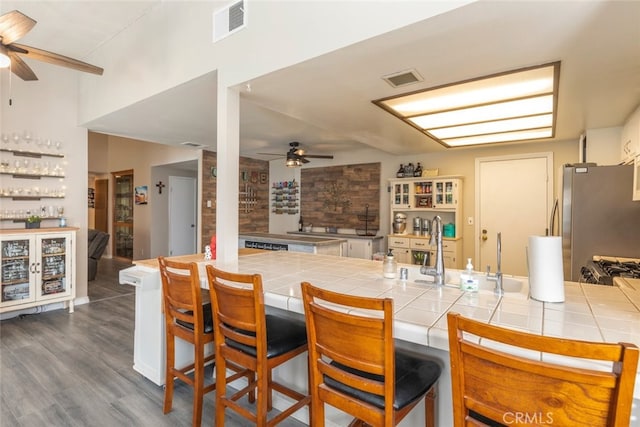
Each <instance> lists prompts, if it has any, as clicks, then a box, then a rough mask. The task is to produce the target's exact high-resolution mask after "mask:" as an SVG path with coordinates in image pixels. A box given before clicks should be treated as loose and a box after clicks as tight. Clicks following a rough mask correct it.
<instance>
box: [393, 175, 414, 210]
mask: <svg viewBox="0 0 640 427" xmlns="http://www.w3.org/2000/svg"><path fill="white" fill-rule="evenodd" d="M412 185H413V183H412V182H409V181H408V180H405V179H400V180H392V181H391V208H392V209H409V208H410V207H411V203H412V201H411V195H410V192H409V189H410V188H411V186H412Z"/></svg>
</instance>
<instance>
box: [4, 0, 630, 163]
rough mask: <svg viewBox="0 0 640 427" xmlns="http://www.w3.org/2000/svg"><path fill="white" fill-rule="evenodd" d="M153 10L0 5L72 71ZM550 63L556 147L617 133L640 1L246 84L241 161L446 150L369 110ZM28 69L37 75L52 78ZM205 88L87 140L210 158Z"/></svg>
mask: <svg viewBox="0 0 640 427" xmlns="http://www.w3.org/2000/svg"><path fill="white" fill-rule="evenodd" d="M162 1H163V0H146V1H136V2H128V1H101V0H92V1H87V0H85V1H71V2H64V1H47V2H40V1H38V2H35V1H34V2H25V1H2V3H1V4H0V12H3V13H4V12H7V11H9V10H13V9H18V10H20V11H21V12H23V13H25V14H27V15H28V16H30V17H32V18H34V19H35V20H37V21H38V24H37V25H36V26H35V27H34V28H33V29H32V30H31V32H30V33H29V34H27V35H26V36H25V37H23V38H22V39H21V40H20V41H19V42H20V43H24V44H27V45H33V46H36V47H39V48H42V49H46V50H50V51H53V52H57V53H61V54H64V55H67V56H71V57H74V58H78V59H81V60H82V59H83V58H84V57H85V56H87V55H88V54H89V53H90V52H92V51H94V50H95V49H97V48H99V47H100V45H101V44H103V43H105V42H106V41H108V40H109V39H110V38H111V37H112V36H113V35H115V34H117V33H118V32H120V31H122V30H123V29H125V28H126V27H128V26H130V25H135V21H136V20H137V19H138V18H139V17H140V16H141V15H143V14H145V13H147V12H148V11H149V10H150V8H153V7H156V6H157V5H158V4H159V3H161V2H162ZM344 1H350V0H344ZM425 1H426V0H425ZM558 60H559V61H561V62H562V65H561V71H560V75H561V76H560V88H559V103H558V118H557V127H556V136H555V139H556V140H569V139H573V140H577V139H578V138H579V136H580V134H581V133H583V132H584V131H585V130H586V129H596V128H603V127H612V126H620V125H622V123H623V122H624V120H625V119H626V117H627V116H628V115H629V114H630V113H631V112H632V111H633V109H634V108H635V107H636V106H638V104H640V1H581V2H578V1H563V2H559V1H531V2H527V1H512V2H504V1H480V2H477V3H473V4H470V5H468V6H465V7H462V8H459V9H456V10H454V11H452V12H448V13H445V14H443V15H440V16H436V17H433V18H431V19H428V20H426V21H423V22H419V23H417V24H414V25H411V26H408V27H405V28H403V29H400V30H397V31H394V32H391V33H387V34H383V35H380V36H378V37H375V38H373V39H369V40H366V41H364V42H361V43H358V44H356V45H352V46H348V47H346V48H343V49H340V50H338V51H335V52H332V53H330V54H327V55H323V56H321V57H317V58H315V59H313V60H310V61H307V62H304V63H301V64H298V65H295V66H292V67H289V68H286V69H283V70H280V71H277V72H275V73H272V74H269V75H265V76H262V77H260V78H258V79H255V80H253V81H251V82H247V83H250V86H251V91H247V90H246V87H243V88H242V89H243V90H242V95H241V118H240V127H241V135H240V151H241V154H243V155H247V156H251V157H256V158H263V159H266V160H270V159H272V158H273V157H271V156H261V155H256V153H261V152H268V153H284V152H285V151H286V149H287V148H288V146H287V144H288V143H289V142H290V141H294V140H295V141H300V142H302V144H303V146H304V147H305V148H307V149H308V152H309V153H312V154H316V153H317V154H329V153H333V152H336V151H340V150H351V149H353V148H358V147H363V146H370V147H374V148H377V149H380V150H382V151H385V152H388V153H391V154H417V153H426V152H432V151H439V150H445V148H444V147H442V146H441V145H439V144H437V143H436V142H434V141H431V140H430V139H428V138H427V137H425V136H424V135H423V134H421V133H419V132H418V131H416V130H415V129H413V128H411V127H409V126H408V125H406V124H404V123H402V122H401V121H400V120H398V119H397V118H395V117H392V116H391V115H389V114H388V113H386V112H383V111H382V110H381V109H380V108H378V107H376V106H375V105H373V104H372V103H371V101H372V100H374V99H378V98H383V97H386V96H390V95H394V94H399V93H404V92H408V91H414V90H417V89H421V88H427V87H433V86H438V85H442V84H447V83H452V82H456V81H461V80H465V79H470V78H474V77H481V76H484V75H488V74H493V73H498V72H503V71H509V70H513V69H517V68H522V67H526V66H531V65H538V64H544V63H548V62H553V61H558ZM27 62H28V63H29V65H30V66H31V67H32V68H33V69H34V71H35V72H36V74H38V69H41V68H40V67H49V66H51V65H48V64H42V63H36V61H30V60H27ZM95 65H98V66H99V65H100V64H95ZM410 68H412V69H415V70H417V71H418V72H419V73H420V74H421V75H422V76H423V77H424V81H423V82H421V83H418V84H416V85H413V86H408V87H405V88H401V89H394V88H392V87H391V86H389V85H388V84H387V83H386V82H384V81H383V80H382V79H381V77H382V76H383V75H387V74H390V73H393V72H397V71H402V70H406V69H410ZM69 72H76V71H72V70H69ZM215 82H216V74H215V72H214V73H211V74H209V75H206V76H203V77H201V78H198V79H196V80H193V81H191V82H186V83H184V84H182V85H180V86H177V87H175V88H173V89H170V90H168V91H166V92H164V93H162V94H159V95H156V96H153V97H151V98H148V99H146V100H143V101H140V102H138V103H136V104H134V105H131V106H129V107H127V108H124V109H122V110H120V111H117V112H113V113H112V114H110V115H107V116H105V117H102V118H100V119H97V120H95V121H94V122H92V123H90V124H89V128H90V129H92V130H95V131H100V132H104V133H110V134H115V135H122V136H127V137H131V138H136V139H141V140H147V141H154V142H159V143H164V144H172V145H175V144H180V143H182V142H184V141H191V142H196V143H201V144H204V145H211V146H212V147H214V148H215V142H213V141H212V140H211V138H212V135H215V134H216V132H215V120H211V117H214V115H215V103H214V102H215V101H214V100H215V97H212V95H211V94H212V93H215V87H216V85H215ZM32 84H37V82H36V83H32ZM204 94H207V96H204ZM212 114H213V115H212Z"/></svg>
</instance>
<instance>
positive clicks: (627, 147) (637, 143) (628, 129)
mask: <svg viewBox="0 0 640 427" xmlns="http://www.w3.org/2000/svg"><path fill="white" fill-rule="evenodd" d="M639 154H640V107H638V108H636V111H634V112H633V114H631V116H630V117H629V119H628V120H627V121H626V123H625V124H624V127H623V128H622V141H621V144H620V160H621V162H622V163H625V164H629V163H632V162H633V160H634V159H635V157H636V156H637V155H639Z"/></svg>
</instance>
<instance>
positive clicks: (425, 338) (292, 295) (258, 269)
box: [148, 251, 640, 426]
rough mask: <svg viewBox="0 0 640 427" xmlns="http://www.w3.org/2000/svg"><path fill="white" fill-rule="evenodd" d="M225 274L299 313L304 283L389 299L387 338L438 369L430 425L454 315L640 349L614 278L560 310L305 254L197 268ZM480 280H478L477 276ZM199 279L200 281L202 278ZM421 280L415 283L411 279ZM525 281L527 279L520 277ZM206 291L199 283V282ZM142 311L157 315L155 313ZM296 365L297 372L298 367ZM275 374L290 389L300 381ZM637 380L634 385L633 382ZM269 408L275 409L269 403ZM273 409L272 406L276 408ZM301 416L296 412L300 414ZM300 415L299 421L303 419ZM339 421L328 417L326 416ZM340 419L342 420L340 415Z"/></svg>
mask: <svg viewBox="0 0 640 427" xmlns="http://www.w3.org/2000/svg"><path fill="white" fill-rule="evenodd" d="M208 263H211V264H214V265H217V266H218V267H219V268H221V269H223V270H228V271H237V272H241V273H260V274H261V275H262V277H263V284H264V290H265V302H266V303H267V304H268V305H270V306H273V307H277V308H281V309H285V310H289V311H293V312H296V313H303V307H302V302H301V292H300V282H302V281H309V282H311V283H312V284H314V285H316V286H320V287H326V288H329V289H332V290H335V291H338V292H344V293H349V294H357V295H365V296H372V297H392V298H393V299H394V313H395V323H394V333H395V336H396V338H397V339H401V340H404V341H406V342H409V343H411V344H413V345H418V346H420V348H422V349H423V350H422V351H425V352H426V353H428V354H430V355H432V356H433V357H434V358H435V359H437V360H439V361H440V363H441V364H442V365H443V372H442V376H441V379H440V381H439V386H438V387H439V393H438V398H437V402H438V403H437V405H438V414H437V417H438V423H437V425H442V426H445V425H452V424H451V413H452V407H451V393H450V388H451V383H450V370H449V353H448V350H449V347H448V336H447V324H446V314H447V313H448V312H450V311H454V312H458V313H461V314H462V315H464V316H467V317H470V318H474V319H477V320H480V321H483V322H488V323H490V324H496V325H501V326H504V327H507V328H512V329H517V330H524V331H527V332H531V333H535V334H542V335H548V336H557V337H565V338H571V339H582V340H589V341H610V342H618V341H625V342H632V343H635V344H637V345H640V280H636V281H634V280H632V279H617V280H616V282H617V284H618V286H600V285H589V284H578V283H575V282H566V283H565V296H566V300H565V302H564V303H543V302H539V301H535V300H532V299H530V298H528V288H527V287H526V286H525V287H523V289H522V290H521V291H520V292H508V293H506V294H505V295H504V296H502V297H497V296H495V295H494V293H493V291H492V290H481V291H479V292H477V293H468V292H462V291H460V290H459V288H458V287H457V286H452V285H451V286H450V285H445V286H443V287H437V286H434V285H433V284H432V283H429V282H426V281H424V279H426V277H424V276H420V275H419V273H417V271H418V268H417V267H415V266H409V265H406V267H408V268H409V280H408V281H406V282H402V281H400V280H398V279H384V278H383V277H382V264H381V262H379V261H370V260H363V259H353V258H342V257H335V256H325V255H310V254H305V253H292V252H279V251H270V252H263V253H257V254H251V255H247V256H241V257H239V259H238V260H237V261H234V262H231V263H221V262H217V261H202V262H200V263H199V264H200V266H201V269H202V273H204V266H205V265H206V264H208ZM479 274H482V273H479ZM202 277H206V276H205V275H204V274H203V275H202ZM416 279H417V280H420V282H416V281H415V280H416ZM521 279H523V280H524V281H526V278H521ZM202 280H203V283H202V286H203V287H207V283H206V279H202ZM148 309H153V310H159V307H154V308H151V307H149V308H148ZM300 365H304V363H301V364H300ZM303 368H304V366H298V369H299V371H298V372H296V373H295V375H294V374H293V373H290V376H289V373H286V372H281V373H279V374H278V375H279V376H283V377H285V379H286V380H290V381H291V382H293V383H297V382H296V381H300V380H299V378H298V377H303V378H304V376H305V375H306V374H305V371H304V370H302V369H303ZM637 381H638V380H637ZM634 397H635V399H636V400H635V403H636V407H635V409H634V410H635V411H636V412H635V416H636V417H637V416H638V403H640V386H639V385H636V388H635V392H634ZM274 405H276V403H275V402H274ZM276 407H279V406H278V405H276ZM299 412H300V411H299ZM413 412H414V413H415V414H414V413H412V414H411V415H410V416H409V417H407V419H406V420H405V421H404V422H403V423H402V424H401V425H404V426H411V425H420V423H423V422H424V421H423V417H424V415H423V414H421V411H413ZM305 416H306V414H305V415H302V417H301V419H303V420H304V417H305ZM334 416H335V417H338V418H332V417H334ZM339 416H340V414H337V415H335V414H334V415H331V414H330V413H329V412H327V418H328V425H344V424H343V422H344V421H345V419H344V418H339ZM342 416H344V415H343V414H342Z"/></svg>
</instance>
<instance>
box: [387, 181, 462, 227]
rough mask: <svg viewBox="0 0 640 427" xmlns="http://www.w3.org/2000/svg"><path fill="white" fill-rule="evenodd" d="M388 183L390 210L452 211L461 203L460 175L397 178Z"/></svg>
mask: <svg viewBox="0 0 640 427" xmlns="http://www.w3.org/2000/svg"><path fill="white" fill-rule="evenodd" d="M389 184H390V187H391V203H390V205H391V210H392V211H401V212H402V211H406V210H412V211H433V210H435V211H438V210H445V211H453V210H456V209H458V207H459V204H460V203H461V200H460V198H461V194H462V179H460V177H439V178H398V179H391V180H389ZM391 217H392V218H393V215H392V216H391Z"/></svg>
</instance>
